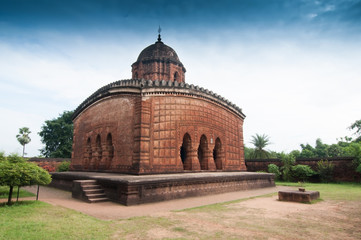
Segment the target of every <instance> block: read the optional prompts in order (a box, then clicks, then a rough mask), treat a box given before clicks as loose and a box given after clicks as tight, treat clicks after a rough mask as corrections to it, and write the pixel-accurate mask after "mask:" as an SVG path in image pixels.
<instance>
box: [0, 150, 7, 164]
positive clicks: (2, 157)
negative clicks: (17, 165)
mask: <svg viewBox="0 0 361 240" xmlns="http://www.w3.org/2000/svg"><path fill="white" fill-rule="evenodd" d="M5 159H6V156H5V153H4V152H0V162H1V161H3V160H5Z"/></svg>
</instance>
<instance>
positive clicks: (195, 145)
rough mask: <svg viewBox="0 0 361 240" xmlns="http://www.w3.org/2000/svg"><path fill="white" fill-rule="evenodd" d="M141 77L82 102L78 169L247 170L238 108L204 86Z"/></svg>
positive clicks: (76, 140)
mask: <svg viewBox="0 0 361 240" xmlns="http://www.w3.org/2000/svg"><path fill="white" fill-rule="evenodd" d="M142 82H143V84H144V85H146V84H145V82H144V81H133V83H132V84H125V83H123V85H124V86H119V85H122V84H120V83H119V84H118V85H117V84H115V85H111V86H110V87H109V88H105V89H106V90H104V93H99V94H98V95H100V97H97V96H95V99H96V100H89V101H87V104H85V105H81V106H82V109H81V111H79V110H78V112H77V113H78V115H76V117H75V119H74V143H73V149H74V150H73V156H72V169H73V170H84V171H107V172H121V173H136V174H142V173H170V172H183V171H189V170H190V171H199V170H211V171H215V170H223V171H239V170H242V171H245V170H246V167H245V163H244V149H243V128H242V126H243V118H244V115H242V113H241V111H240V109H239V108H235V106H234V105H233V104H231V103H229V102H227V101H225V100H223V99H218V98H216V97H215V96H214V95H212V94H210V93H207V92H206V91H204V90H197V89H196V88H194V89H192V88H191V87H190V88H187V87H185V86H183V87H182V86H177V87H176V86H174V83H173V85H171V86H169V85H170V84H166V86H162V83H160V84H159V85H160V86H156V83H154V86H144V85H143V86H142ZM137 84H138V85H137ZM125 85H127V86H125ZM163 85H164V83H163ZM130 87H132V90H131V91H130V90H129V88H130Z"/></svg>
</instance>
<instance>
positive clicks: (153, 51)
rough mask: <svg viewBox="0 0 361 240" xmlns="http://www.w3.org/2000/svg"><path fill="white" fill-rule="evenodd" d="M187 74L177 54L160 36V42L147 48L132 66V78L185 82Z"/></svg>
mask: <svg viewBox="0 0 361 240" xmlns="http://www.w3.org/2000/svg"><path fill="white" fill-rule="evenodd" d="M185 72H186V69H185V68H184V66H183V64H182V63H181V61H179V58H178V55H177V53H176V52H175V51H174V50H173V48H171V47H169V46H167V45H165V44H164V43H163V42H162V41H161V38H160V34H159V35H158V41H157V42H155V43H154V44H152V45H150V46H148V47H146V48H145V49H144V50H143V51H142V52H141V53H140V54H139V56H138V59H137V61H136V62H135V63H133V64H132V78H133V79H145V80H153V81H155V80H165V81H177V82H185Z"/></svg>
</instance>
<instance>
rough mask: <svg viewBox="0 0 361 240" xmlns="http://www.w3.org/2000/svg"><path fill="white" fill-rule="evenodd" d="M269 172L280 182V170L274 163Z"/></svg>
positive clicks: (269, 167)
mask: <svg viewBox="0 0 361 240" xmlns="http://www.w3.org/2000/svg"><path fill="white" fill-rule="evenodd" d="M268 172H269V173H273V174H274V175H275V180H278V179H279V178H280V176H281V172H280V168H279V167H278V166H277V165H276V164H273V163H271V164H269V165H268Z"/></svg>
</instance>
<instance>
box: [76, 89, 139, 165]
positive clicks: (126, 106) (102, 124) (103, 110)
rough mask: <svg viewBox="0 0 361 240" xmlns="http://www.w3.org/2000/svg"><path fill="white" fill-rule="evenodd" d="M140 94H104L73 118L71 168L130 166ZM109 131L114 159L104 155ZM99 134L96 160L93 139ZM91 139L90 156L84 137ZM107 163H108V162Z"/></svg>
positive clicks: (95, 148)
mask: <svg viewBox="0 0 361 240" xmlns="http://www.w3.org/2000/svg"><path fill="white" fill-rule="evenodd" d="M137 98H139V96H134V95H117V96H114V97H110V98H105V99H103V100H100V101H98V102H97V103H95V104H93V105H92V106H90V107H89V108H87V109H85V110H84V111H83V112H82V113H81V114H80V115H79V116H78V117H77V118H76V119H75V120H74V137H73V154H72V165H71V168H72V169H73V170H101V169H105V168H108V169H110V170H112V171H118V172H126V171H129V169H130V168H131V167H132V163H133V151H134V149H133V148H134V135H135V132H134V131H135V129H134V122H135V119H136V115H135V105H136V102H137ZM109 133H110V134H111V137H112V144H113V146H115V147H114V153H113V159H104V157H109V156H106V153H107V151H108V149H107V141H106V140H107V137H108V134H109ZM98 135H99V136H100V140H101V141H100V145H101V150H102V154H103V156H102V157H103V159H102V161H97V160H96V157H97V156H96V152H97V151H98V150H99V149H97V144H96V139H97V136H98ZM88 139H90V142H91V152H92V158H93V159H92V160H91V159H86V158H87V156H86V154H87V141H88ZM109 164H110V165H109ZM108 165H109V166H108Z"/></svg>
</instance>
